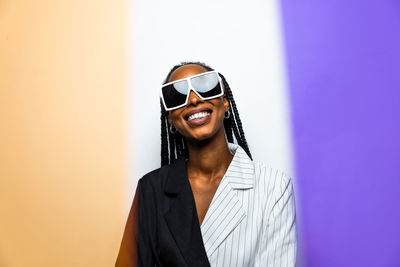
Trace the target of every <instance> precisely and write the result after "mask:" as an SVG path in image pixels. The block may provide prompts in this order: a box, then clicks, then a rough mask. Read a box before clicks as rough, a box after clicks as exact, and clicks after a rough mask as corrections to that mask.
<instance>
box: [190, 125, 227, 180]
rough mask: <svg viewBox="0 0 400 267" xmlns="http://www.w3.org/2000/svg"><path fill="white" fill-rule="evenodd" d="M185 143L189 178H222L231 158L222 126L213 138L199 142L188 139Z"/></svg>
mask: <svg viewBox="0 0 400 267" xmlns="http://www.w3.org/2000/svg"><path fill="white" fill-rule="evenodd" d="M187 144H188V151H189V160H188V163H187V169H188V176H189V178H190V179H193V178H199V177H202V178H207V179H209V180H213V179H218V178H222V176H223V175H224V174H225V172H226V170H227V169H228V166H229V164H230V162H231V161H232V158H233V156H232V154H231V153H230V152H229V149H228V144H227V141H226V138H225V131H224V130H223V128H222V131H220V132H219V133H217V134H216V136H214V138H211V139H208V140H204V141H200V142H198V141H196V142H194V141H188V142H187Z"/></svg>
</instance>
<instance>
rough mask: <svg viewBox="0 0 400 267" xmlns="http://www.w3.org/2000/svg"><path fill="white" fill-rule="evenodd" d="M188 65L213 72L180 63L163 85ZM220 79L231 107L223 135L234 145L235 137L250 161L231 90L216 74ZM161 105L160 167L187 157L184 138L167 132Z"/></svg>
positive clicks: (209, 69)
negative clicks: (177, 70)
mask: <svg viewBox="0 0 400 267" xmlns="http://www.w3.org/2000/svg"><path fill="white" fill-rule="evenodd" d="M188 64H196V65H199V66H202V67H203V68H205V69H206V70H207V71H213V70H214V69H212V68H211V67H209V66H207V65H206V64H204V63H201V62H182V63H181V64H178V65H175V66H174V67H173V68H172V69H171V70H170V71H169V73H168V75H167V77H166V78H165V80H164V84H165V83H167V82H168V80H169V78H170V76H171V74H172V73H173V72H174V71H175V70H176V69H178V68H180V67H182V66H185V65H188ZM218 74H219V76H220V77H221V79H222V82H223V85H224V89H225V90H224V93H225V94H226V98H227V99H228V102H229V106H230V107H231V111H232V112H231V116H229V118H225V119H224V128H225V134H226V138H227V140H228V142H230V143H234V140H233V136H235V140H236V142H237V143H238V144H239V146H241V147H242V148H243V149H244V151H245V152H246V153H247V155H248V156H249V157H250V159H252V157H251V153H250V150H249V147H248V145H247V141H246V138H245V136H244V132H243V128H242V122H241V120H240V117H239V112H238V110H237V107H236V103H235V100H234V99H233V95H232V91H231V88H230V87H229V84H228V82H227V81H226V79H225V77H224V76H223V75H222V74H221V73H218ZM160 105H161V166H164V165H166V164H171V163H172V162H174V161H175V160H176V159H177V158H179V157H181V156H185V157H186V158H187V157H188V149H187V143H186V140H185V138H184V137H183V136H182V135H181V134H180V133H179V132H176V133H174V134H172V133H171V132H170V131H169V128H170V124H169V122H168V113H167V112H166V111H165V109H164V106H163V104H162V102H161V101H160Z"/></svg>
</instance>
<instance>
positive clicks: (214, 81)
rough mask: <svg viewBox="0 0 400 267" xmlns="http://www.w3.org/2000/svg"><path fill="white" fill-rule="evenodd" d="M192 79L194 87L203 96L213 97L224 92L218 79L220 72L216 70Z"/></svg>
mask: <svg viewBox="0 0 400 267" xmlns="http://www.w3.org/2000/svg"><path fill="white" fill-rule="evenodd" d="M190 81H191V83H192V86H193V88H194V89H195V90H196V91H197V92H198V93H199V94H200V95H201V96H202V97H213V96H217V95H219V94H221V92H222V89H221V86H220V84H219V80H218V74H217V73H215V72H212V73H207V74H204V75H201V76H197V77H194V78H192V79H191V80H190Z"/></svg>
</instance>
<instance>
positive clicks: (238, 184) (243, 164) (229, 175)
mask: <svg viewBox="0 0 400 267" xmlns="http://www.w3.org/2000/svg"><path fill="white" fill-rule="evenodd" d="M228 148H229V151H230V152H231V153H232V154H234V157H233V159H232V162H231V163H230V164H229V167H228V169H227V171H226V173H225V177H224V179H226V180H227V181H228V182H229V183H230V185H231V187H232V188H233V189H249V188H253V186H254V164H253V162H252V160H251V159H250V158H249V156H248V155H247V153H246V152H245V151H244V150H243V148H241V147H240V146H239V145H237V144H232V143H228Z"/></svg>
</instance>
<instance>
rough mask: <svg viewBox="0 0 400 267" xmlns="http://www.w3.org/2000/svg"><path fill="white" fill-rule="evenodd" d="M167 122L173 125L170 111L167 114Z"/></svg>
mask: <svg viewBox="0 0 400 267" xmlns="http://www.w3.org/2000/svg"><path fill="white" fill-rule="evenodd" d="M167 120H168V123H169V124H172V119H171V117H170V116H169V111H168V112H167Z"/></svg>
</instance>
